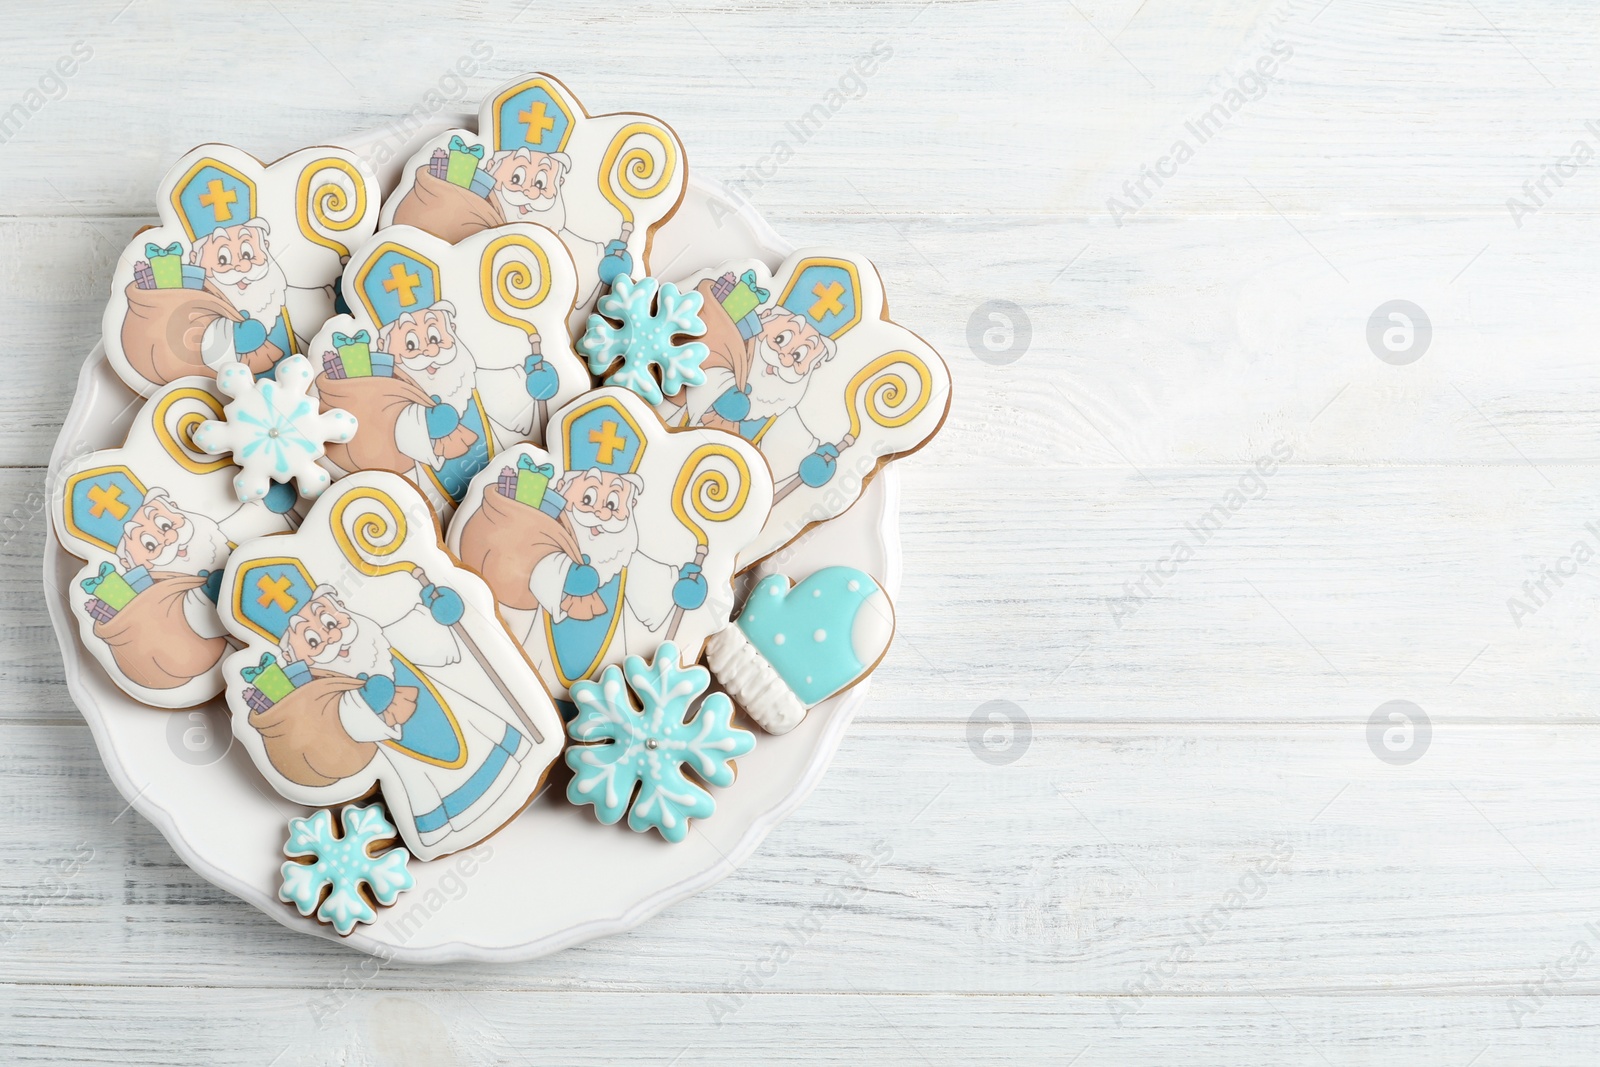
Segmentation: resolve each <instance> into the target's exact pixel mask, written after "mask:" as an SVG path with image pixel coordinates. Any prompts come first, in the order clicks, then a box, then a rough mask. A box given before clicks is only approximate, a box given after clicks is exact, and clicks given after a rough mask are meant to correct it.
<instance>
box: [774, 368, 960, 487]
mask: <svg viewBox="0 0 1600 1067" xmlns="http://www.w3.org/2000/svg"><path fill="white" fill-rule="evenodd" d="M901 368H905V369H907V370H909V371H910V372H911V373H912V374H914V375H915V376H916V379H917V385H918V388H917V392H916V395H915V396H914V397H912V398H911V399H909V400H908V399H907V397H908V396H910V394H911V386H910V383H909V382H908V381H907V380H906V375H905V372H904V371H903V370H902V369H901ZM932 393H933V375H932V374H931V373H930V372H929V370H928V365H927V364H926V363H924V362H923V361H922V359H921V357H919V356H914V355H912V354H911V353H910V352H906V351H903V350H902V351H898V352H889V353H886V354H885V355H881V356H879V357H878V358H877V359H875V360H873V361H872V362H871V363H868V364H867V365H866V366H865V367H862V368H861V369H860V370H859V371H857V372H856V375H855V377H854V378H851V379H850V384H849V385H848V386H846V387H845V391H844V395H845V397H846V398H847V400H848V403H849V407H850V431H849V432H848V433H846V434H845V435H844V436H843V437H841V438H839V440H838V441H837V442H834V443H833V444H823V445H820V446H818V448H817V450H816V451H815V452H813V453H811V454H810V455H809V456H807V457H806V458H805V459H802V460H801V461H800V469H799V470H798V471H797V472H795V473H794V474H791V475H790V476H789V477H788V478H785V479H784V480H783V482H782V483H781V484H780V485H779V486H778V491H777V492H776V493H775V494H773V498H772V502H773V504H774V505H776V504H777V503H778V502H779V501H781V500H782V499H783V498H784V497H786V496H788V495H789V494H790V493H792V492H794V491H795V490H796V489H798V488H800V486H802V485H806V486H810V487H811V488H813V489H817V488H820V487H822V486H824V485H827V484H828V482H829V481H830V480H831V479H832V478H833V475H834V472H835V471H836V470H838V468H839V454H840V453H841V452H843V451H844V450H845V449H847V448H849V447H850V446H851V445H853V444H855V443H856V441H857V439H858V438H860V436H861V409H862V407H863V406H864V407H865V408H866V412H867V418H869V419H871V420H872V421H873V423H874V424H875V425H878V426H882V427H884V428H885V429H894V428H895V427H899V426H904V425H905V424H906V423H908V422H910V421H911V420H912V419H914V418H916V417H917V416H918V415H921V414H922V412H923V411H924V410H925V409H926V408H927V406H928V401H929V400H930V399H932ZM863 400H865V404H864V405H863V403H862V401H863Z"/></svg>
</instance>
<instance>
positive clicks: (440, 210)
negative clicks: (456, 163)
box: [394, 164, 506, 244]
mask: <svg viewBox="0 0 1600 1067" xmlns="http://www.w3.org/2000/svg"><path fill="white" fill-rule="evenodd" d="M394 221H395V224H396V225H400V226H415V227H416V228H417V229H419V230H426V231H427V232H428V233H431V234H433V235H434V236H435V237H442V238H443V239H445V240H446V241H449V242H450V243H451V244H455V243H456V242H457V241H459V240H461V239H462V238H463V237H471V236H472V235H473V234H475V233H477V232H479V231H480V230H488V229H493V228H494V227H496V226H503V225H505V221H506V220H505V216H503V215H501V214H500V209H499V208H497V207H495V206H494V204H492V203H490V202H489V201H487V200H485V199H484V198H483V197H481V196H479V195H478V194H477V193H475V192H473V191H472V190H471V189H463V188H461V186H459V185H453V184H451V183H450V182H447V181H445V180H444V179H443V178H435V177H434V176H433V175H432V174H429V173H428V167H427V165H426V164H424V165H422V166H420V167H418V168H417V180H416V182H415V184H413V185H412V186H411V191H410V192H408V193H406V195H405V199H403V200H401V201H400V203H399V204H397V205H396V206H395V209H394Z"/></svg>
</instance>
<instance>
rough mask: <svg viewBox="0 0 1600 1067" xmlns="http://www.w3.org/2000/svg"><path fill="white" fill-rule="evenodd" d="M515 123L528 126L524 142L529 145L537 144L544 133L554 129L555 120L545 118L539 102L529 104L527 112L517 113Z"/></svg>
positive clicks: (542, 107)
mask: <svg viewBox="0 0 1600 1067" xmlns="http://www.w3.org/2000/svg"><path fill="white" fill-rule="evenodd" d="M517 121H518V122H525V123H527V124H528V136H527V137H526V138H524V140H526V141H527V142H528V143H529V144H538V143H539V142H540V141H542V140H544V135H545V134H546V133H548V132H550V131H551V130H553V129H555V128H556V120H555V119H553V118H546V117H545V113H544V104H543V103H542V102H539V101H536V102H534V103H532V104H529V105H528V110H526V111H519V112H517Z"/></svg>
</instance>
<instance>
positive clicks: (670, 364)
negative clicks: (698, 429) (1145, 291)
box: [578, 274, 711, 404]
mask: <svg viewBox="0 0 1600 1067" xmlns="http://www.w3.org/2000/svg"><path fill="white" fill-rule="evenodd" d="M658 286H659V294H658V291H657V290H658ZM704 300H705V298H704V297H703V296H701V295H700V294H699V293H697V292H695V291H694V290H692V289H691V290H690V291H689V292H687V293H680V292H678V287H677V286H676V285H673V284H672V283H671V282H665V283H658V282H657V281H656V279H654V278H641V279H640V280H639V281H634V280H633V279H632V278H630V277H628V276H627V275H626V274H621V275H618V276H617V278H616V281H615V283H614V284H613V286H612V289H611V292H609V293H607V294H606V295H605V296H602V297H601V298H600V305H599V310H600V314H598V315H590V316H589V328H588V329H586V330H585V331H584V332H583V336H582V337H580V338H578V351H579V352H581V353H583V355H584V356H585V358H587V359H588V361H589V370H590V371H591V372H593V373H594V374H595V375H597V376H598V375H604V374H605V373H606V372H607V371H608V370H610V369H611V367H612V365H613V364H616V363H617V362H618V361H619V360H620V361H621V365H620V366H618V367H617V369H616V370H615V371H612V373H611V375H610V376H609V377H607V378H606V379H605V382H606V384H607V385H617V386H621V387H622V388H624V389H631V390H633V391H634V392H635V393H638V394H639V395H640V396H642V397H644V398H645V399H646V400H647V401H649V402H650V403H651V404H659V403H661V395H662V393H665V394H666V395H667V396H677V395H678V392H679V390H681V389H682V388H683V387H684V386H686V385H704V384H705V381H706V374H705V371H703V370H701V369H700V364H702V363H704V362H705V361H706V356H708V355H709V354H710V352H711V350H710V349H708V348H707V347H706V346H705V345H704V344H703V343H701V342H700V341H685V342H683V343H681V344H680V343H676V342H675V341H674V340H673V339H674V338H675V337H701V336H703V335H704V334H705V332H706V324H705V323H704V322H702V321H700V307H701V305H702V303H703V302H704ZM607 320H610V321H607ZM652 368H659V369H660V372H661V381H660V383H659V384H658V383H657V382H656V376H655V374H654V373H652Z"/></svg>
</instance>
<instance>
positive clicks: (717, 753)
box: [567, 641, 756, 841]
mask: <svg viewBox="0 0 1600 1067" xmlns="http://www.w3.org/2000/svg"><path fill="white" fill-rule="evenodd" d="M623 666H624V668H625V670H626V672H627V679H628V681H627V685H624V684H623V681H622V679H623V672H622V671H619V670H617V668H616V667H615V666H610V667H607V668H606V669H605V673H604V674H602V675H601V676H600V681H599V682H598V683H596V682H578V683H577V684H575V685H573V686H572V699H573V702H574V703H576V704H577V705H578V715H577V717H576V718H575V719H573V720H572V722H571V723H570V724H568V726H567V732H568V733H569V734H570V735H571V736H572V739H573V740H574V741H576V742H578V744H577V745H576V746H574V747H572V748H569V749H567V766H569V767H571V768H572V772H573V774H572V781H571V782H570V783H568V785H567V799H568V800H570V801H572V802H573V803H574V804H578V805H583V804H593V805H594V810H595V815H596V816H598V817H599V819H600V821H601V822H603V823H605V824H606V825H607V826H610V825H612V824H613V823H615V822H616V821H617V820H619V819H621V818H622V815H623V812H627V813H628V825H629V826H630V827H632V828H633V829H634V830H637V831H638V832H639V833H645V832H646V831H648V830H649V829H650V828H651V827H654V828H655V829H656V830H657V831H659V832H660V834H661V836H662V837H664V838H666V839H667V840H668V841H682V840H683V839H684V837H685V836H686V835H687V834H688V832H689V820H690V819H692V818H693V819H704V818H706V817H708V816H710V815H711V813H712V812H714V811H716V808H717V804H716V801H714V800H713V799H712V798H711V794H710V793H707V792H706V791H705V790H704V789H702V788H700V787H699V786H698V785H696V784H695V783H694V782H692V781H690V780H689V779H688V778H687V777H685V776H684V773H683V768H684V767H686V766H687V767H688V768H689V769H690V770H692V771H694V773H695V774H696V775H697V776H698V777H700V778H701V779H702V780H704V781H705V782H707V783H708V784H710V785H719V786H727V785H732V784H733V778H734V771H733V760H735V759H736V758H738V757H739V756H743V755H744V754H745V753H747V752H749V751H750V750H751V749H753V748H755V747H756V739H755V735H754V734H751V733H750V732H749V731H747V730H740V729H738V728H736V727H735V726H733V724H732V722H731V719H732V716H733V704H732V703H731V702H730V701H729V700H728V698H727V697H725V696H723V695H722V694H721V693H713V694H712V695H710V696H708V697H706V698H705V699H704V700H703V701H701V702H700V706H699V708H698V709H697V710H696V711H695V712H694V714H693V716H692V717H691V716H690V714H689V705H690V704H691V703H692V702H693V701H694V700H695V698H696V697H698V696H700V694H702V693H704V692H705V691H706V688H707V687H708V686H709V685H710V684H711V675H710V673H709V672H707V671H706V669H705V668H704V667H680V666H678V647H677V646H676V645H674V644H673V643H672V642H670V641H668V642H666V643H664V644H663V645H662V646H661V647H660V648H659V649H658V650H657V651H656V658H655V662H654V663H652V664H650V665H649V666H646V665H645V662H644V660H642V659H640V658H639V657H638V656H629V657H628V659H627V662H626V663H625V664H624V665H623ZM629 687H631V688H632V689H633V692H634V693H636V694H638V696H639V699H640V700H641V701H642V702H643V704H644V710H643V712H640V711H638V710H636V709H635V708H634V706H633V702H632V700H630V699H629V697H628V689H629ZM635 787H638V789H637V792H638V795H637V797H635V795H634V793H635ZM630 804H631V810H630Z"/></svg>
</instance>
